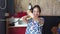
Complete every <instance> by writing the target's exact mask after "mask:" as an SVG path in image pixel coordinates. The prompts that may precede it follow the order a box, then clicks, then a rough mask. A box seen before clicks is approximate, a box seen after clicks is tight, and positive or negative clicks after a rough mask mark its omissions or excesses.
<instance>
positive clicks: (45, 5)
mask: <svg viewBox="0 0 60 34" xmlns="http://www.w3.org/2000/svg"><path fill="white" fill-rule="evenodd" d="M29 2H31V3H32V5H33V6H34V5H36V4H38V5H40V7H41V10H42V13H41V15H43V16H60V14H59V13H60V2H59V1H58V0H15V8H16V9H17V8H18V9H19V10H20V6H22V9H23V10H24V11H26V10H27V7H28V4H29ZM18 9H17V10H18ZM17 10H16V11H17Z"/></svg>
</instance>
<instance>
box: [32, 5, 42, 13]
mask: <svg viewBox="0 0 60 34" xmlns="http://www.w3.org/2000/svg"><path fill="white" fill-rule="evenodd" d="M34 8H38V9H39V13H41V8H40V6H39V5H35V6H34V7H33V8H32V13H33V9H34Z"/></svg>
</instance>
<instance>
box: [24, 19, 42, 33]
mask: <svg viewBox="0 0 60 34" xmlns="http://www.w3.org/2000/svg"><path fill="white" fill-rule="evenodd" d="M25 34H42V26H41V25H40V23H39V22H37V21H34V20H33V19H30V20H29V21H28V25H27V29H26V32H25Z"/></svg>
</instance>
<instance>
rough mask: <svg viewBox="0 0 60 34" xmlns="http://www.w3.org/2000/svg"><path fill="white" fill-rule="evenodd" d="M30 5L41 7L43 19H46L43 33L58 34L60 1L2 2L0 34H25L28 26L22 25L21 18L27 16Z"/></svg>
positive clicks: (10, 0) (15, 0)
mask: <svg viewBox="0 0 60 34" xmlns="http://www.w3.org/2000/svg"><path fill="white" fill-rule="evenodd" d="M29 3H31V4H32V6H34V5H36V4H38V5H39V6H40V7H41V17H43V18H44V19H45V20H44V21H45V22H44V26H43V31H42V33H43V34H54V33H57V32H58V31H57V30H58V23H60V0H0V34H25V30H26V26H27V24H26V23H22V24H21V22H20V21H19V18H21V17H22V16H24V15H26V12H25V11H27V10H28V6H29ZM16 21H17V22H16ZM59 27H60V26H59ZM54 28H56V29H54ZM59 34H60V33H59Z"/></svg>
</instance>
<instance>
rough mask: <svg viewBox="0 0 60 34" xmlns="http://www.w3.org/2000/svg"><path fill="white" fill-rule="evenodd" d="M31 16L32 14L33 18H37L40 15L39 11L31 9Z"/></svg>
mask: <svg viewBox="0 0 60 34" xmlns="http://www.w3.org/2000/svg"><path fill="white" fill-rule="evenodd" d="M33 14H34V16H36V17H38V16H39V15H40V13H39V9H38V8H37V7H36V8H34V9H33Z"/></svg>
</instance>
